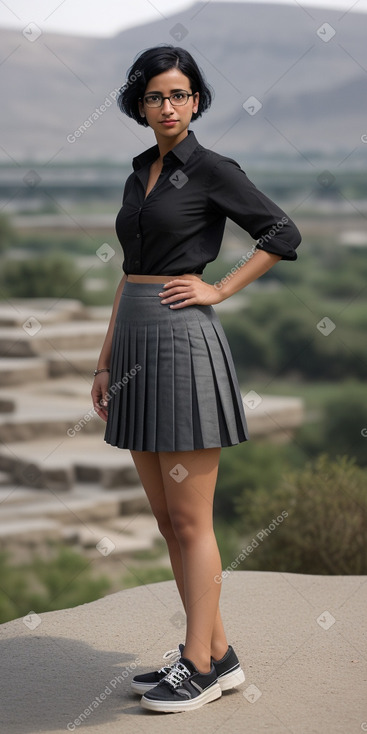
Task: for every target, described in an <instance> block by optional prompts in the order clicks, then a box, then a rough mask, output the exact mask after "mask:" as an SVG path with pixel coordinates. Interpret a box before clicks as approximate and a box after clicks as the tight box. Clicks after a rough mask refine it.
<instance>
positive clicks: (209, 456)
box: [158, 447, 221, 527]
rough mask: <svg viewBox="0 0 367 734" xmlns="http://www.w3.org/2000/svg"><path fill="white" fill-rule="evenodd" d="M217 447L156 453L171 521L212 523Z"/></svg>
mask: <svg viewBox="0 0 367 734" xmlns="http://www.w3.org/2000/svg"><path fill="white" fill-rule="evenodd" d="M220 451H221V449H220V447H218V448H212V449H196V450H194V451H159V452H158V455H159V461H160V467H161V475H162V481H163V486H164V492H165V497H166V502H167V508H168V512H169V514H170V517H171V521H172V522H174V521H175V520H178V521H179V520H189V521H191V522H192V523H194V524H201V525H202V524H206V525H207V526H208V527H212V524H213V500H214V492H215V485H216V481H217V475H218V464H219V458H220Z"/></svg>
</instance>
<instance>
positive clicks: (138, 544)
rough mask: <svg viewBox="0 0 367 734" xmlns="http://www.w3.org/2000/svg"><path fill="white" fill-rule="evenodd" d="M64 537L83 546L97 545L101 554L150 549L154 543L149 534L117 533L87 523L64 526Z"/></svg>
mask: <svg viewBox="0 0 367 734" xmlns="http://www.w3.org/2000/svg"><path fill="white" fill-rule="evenodd" d="M63 532H64V537H65V539H66V538H68V539H69V540H70V539H73V540H74V542H75V541H77V542H79V543H80V544H81V545H82V546H83V547H84V548H95V547H96V546H97V545H98V546H99V548H97V550H99V552H100V553H101V555H102V556H109V555H112V554H113V555H123V554H130V553H133V552H134V551H141V550H150V549H151V548H152V547H153V545H154V538H152V537H151V536H146V537H142V536H138V537H137V536H135V535H133V534H129V533H126V532H125V533H119V532H116V531H115V530H111V529H110V528H106V527H105V526H104V525H99V524H91V523H88V527H87V526H85V525H79V526H78V527H77V528H76V527H75V526H70V527H67V526H65V527H64V531H63Z"/></svg>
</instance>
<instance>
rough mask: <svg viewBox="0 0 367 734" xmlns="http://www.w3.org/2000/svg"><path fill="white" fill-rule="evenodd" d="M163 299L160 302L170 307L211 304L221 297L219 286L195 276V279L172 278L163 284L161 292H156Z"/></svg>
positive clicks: (217, 301) (218, 301)
mask: <svg viewBox="0 0 367 734" xmlns="http://www.w3.org/2000/svg"><path fill="white" fill-rule="evenodd" d="M158 295H159V296H162V297H163V299H162V300H161V303H163V304H164V305H165V304H167V303H168V304H169V305H170V308H185V306H193V305H194V304H196V305H198V306H211V305H213V304H215V303H220V302H221V301H222V300H223V299H222V298H221V293H220V290H219V288H216V287H215V286H214V285H211V284H210V283H205V281H203V280H200V279H199V278H197V279H196V278H195V280H184V279H183V278H173V279H172V280H170V281H169V282H168V283H165V284H164V286H163V292H161V293H158ZM182 299H184V301H183V303H177V304H175V303H174V301H180V300H182Z"/></svg>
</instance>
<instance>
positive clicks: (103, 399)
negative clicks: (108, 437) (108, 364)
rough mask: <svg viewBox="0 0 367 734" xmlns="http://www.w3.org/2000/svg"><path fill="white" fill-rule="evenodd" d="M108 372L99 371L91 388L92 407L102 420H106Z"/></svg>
mask: <svg viewBox="0 0 367 734" xmlns="http://www.w3.org/2000/svg"><path fill="white" fill-rule="evenodd" d="M108 382H109V372H100V373H99V375H96V376H95V378H94V381H93V386H92V390H91V395H92V400H93V408H94V410H95V411H96V413H97V415H99V417H100V418H102V420H104V421H105V422H106V421H107V412H108V411H107V408H108V400H109V396H108Z"/></svg>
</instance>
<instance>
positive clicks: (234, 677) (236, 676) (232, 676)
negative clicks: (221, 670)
mask: <svg viewBox="0 0 367 734" xmlns="http://www.w3.org/2000/svg"><path fill="white" fill-rule="evenodd" d="M244 680H245V674H244V672H243V670H242V668H239V669H237V670H234V671H233V673H226V674H225V675H223V676H222V677H221V678H218V683H219V685H220V689H221V691H229V690H230V688H237V686H240V685H241V683H243V681H244Z"/></svg>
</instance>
